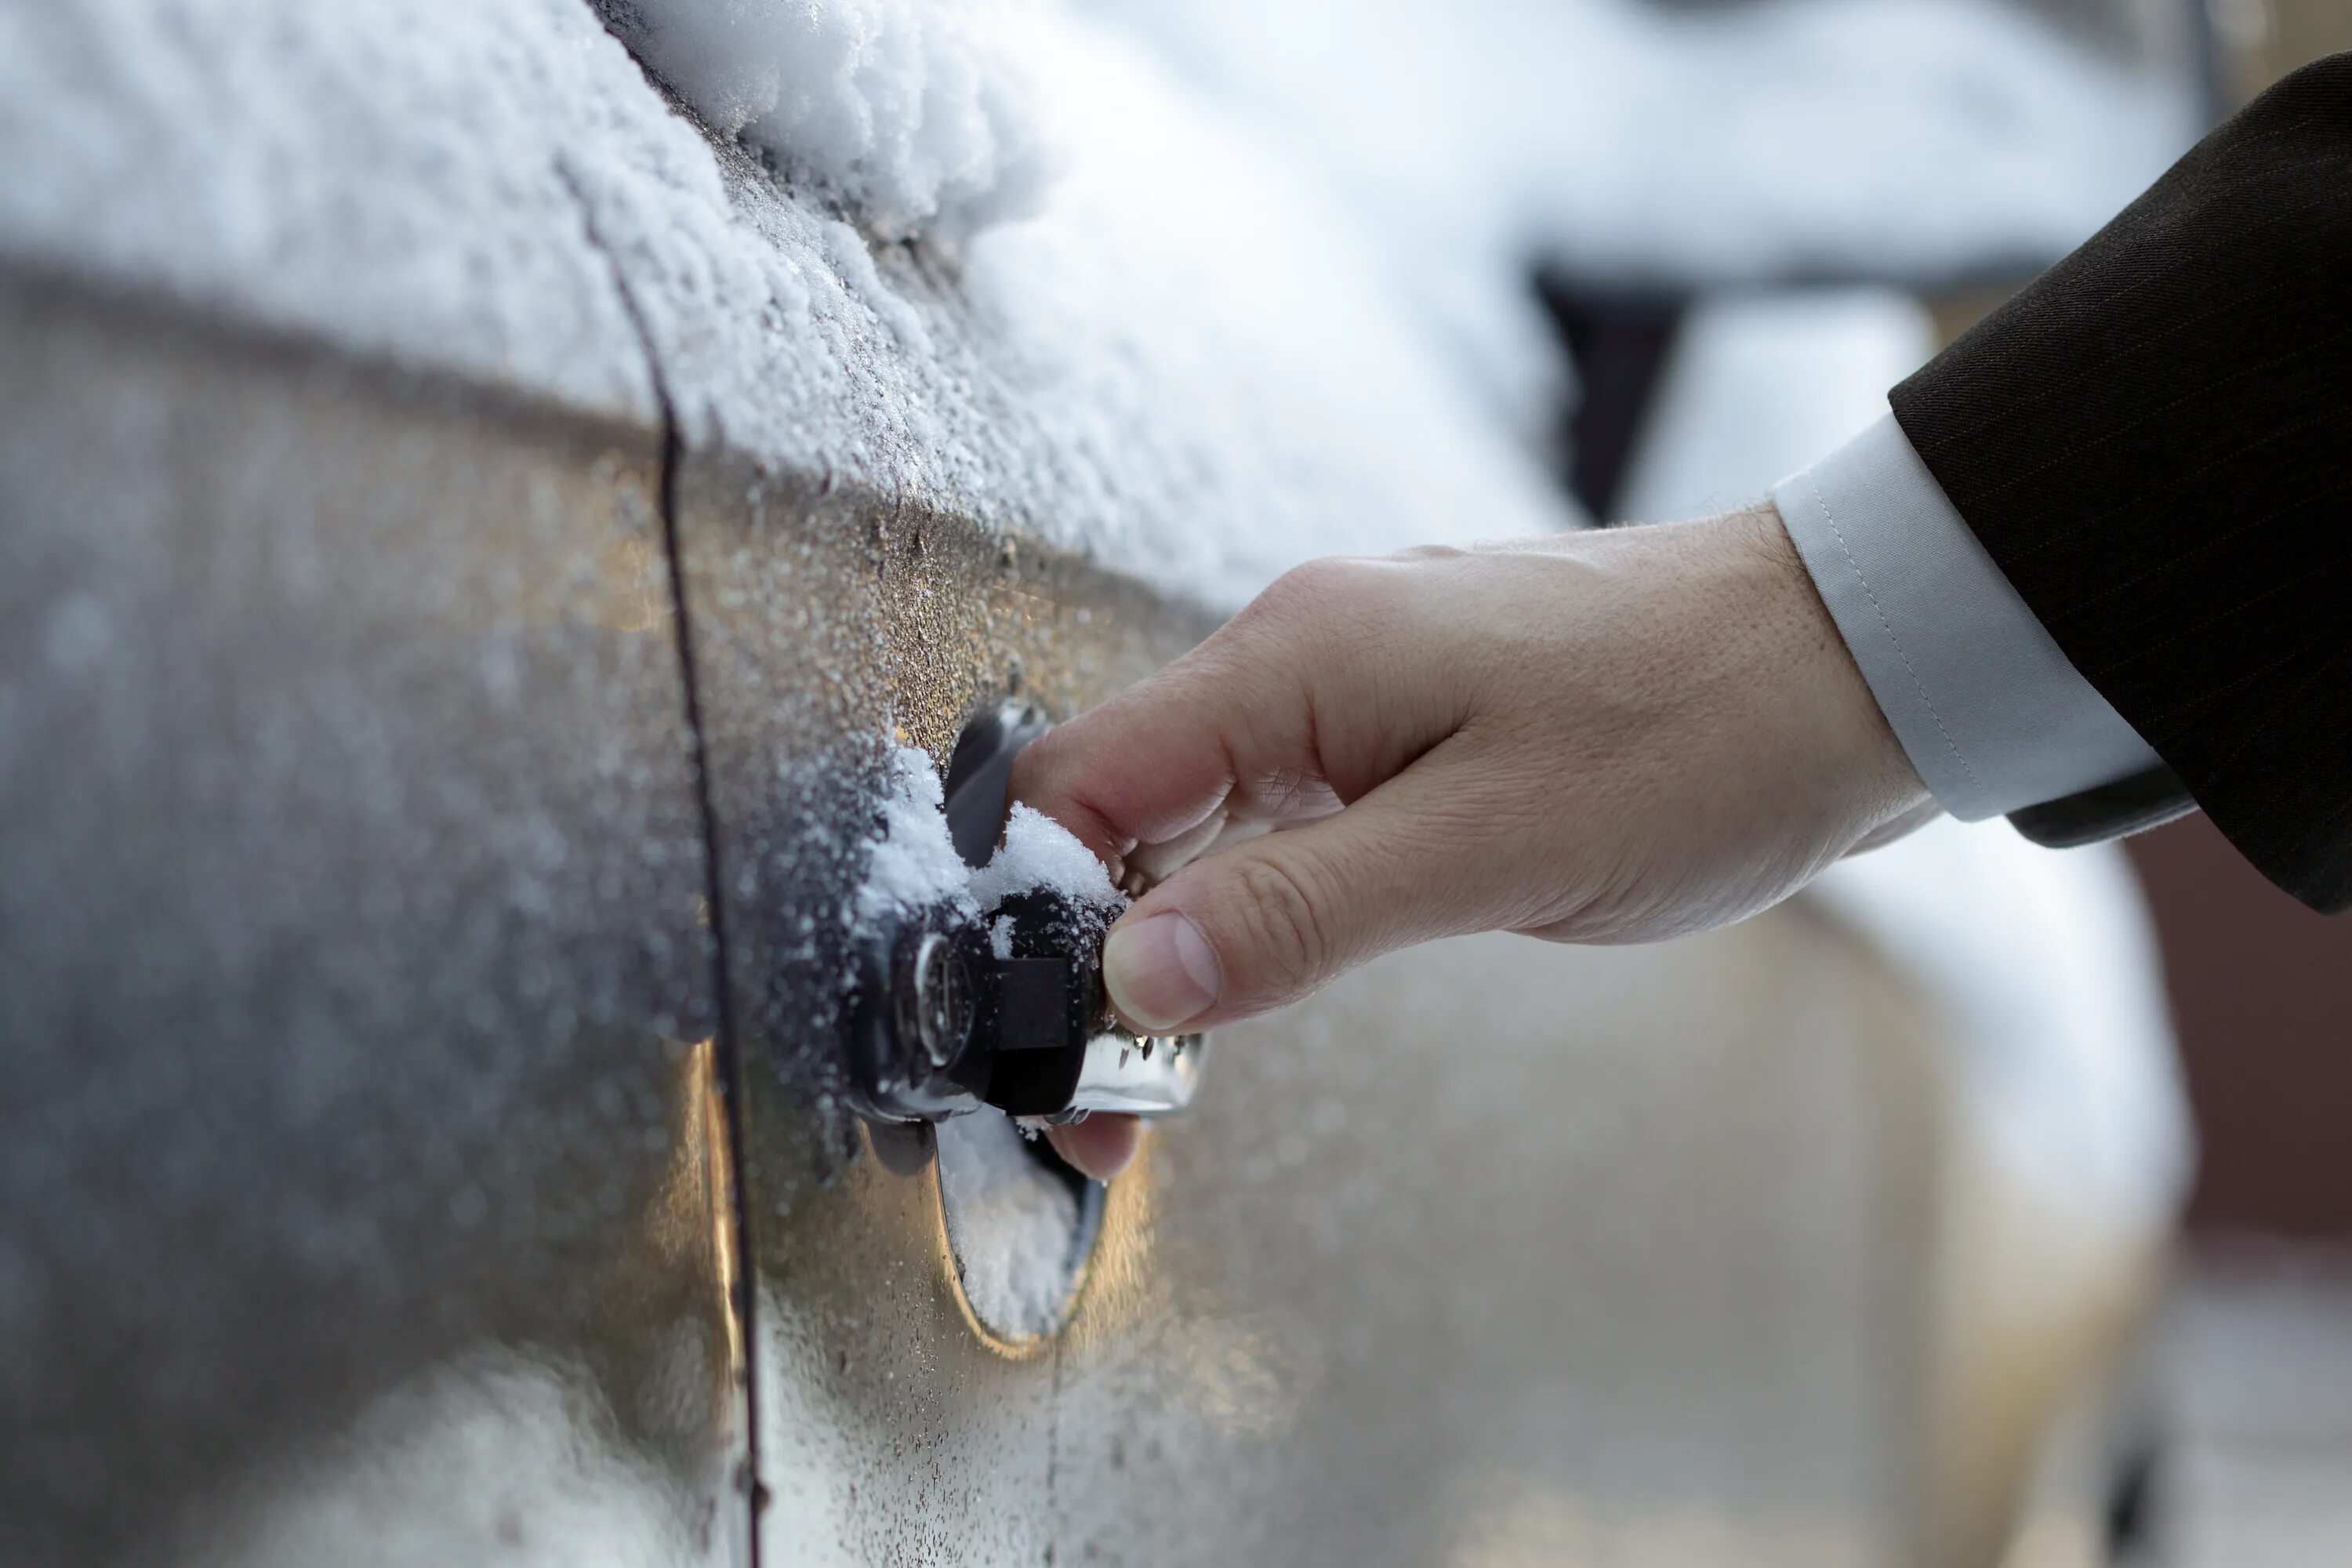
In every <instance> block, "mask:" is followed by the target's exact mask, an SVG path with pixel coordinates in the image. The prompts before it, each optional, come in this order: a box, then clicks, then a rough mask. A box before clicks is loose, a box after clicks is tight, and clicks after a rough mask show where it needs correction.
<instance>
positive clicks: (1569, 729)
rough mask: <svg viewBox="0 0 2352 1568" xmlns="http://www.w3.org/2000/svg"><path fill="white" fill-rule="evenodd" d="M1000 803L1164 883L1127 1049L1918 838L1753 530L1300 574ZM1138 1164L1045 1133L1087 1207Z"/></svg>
mask: <svg viewBox="0 0 2352 1568" xmlns="http://www.w3.org/2000/svg"><path fill="white" fill-rule="evenodd" d="M1013 795H1014V797H1015V798H1016V799H1019V800H1023V801H1026V802H1027V803H1029V804H1030V805H1034V806H1036V807H1037V808H1038V809H1040V810H1042V811H1044V812H1045V813H1046V814H1047V815H1048V816H1053V817H1055V819H1056V820H1058V821H1059V822H1060V823H1061V824H1062V825H1063V826H1066V827H1067V828H1068V829H1069V830H1070V831H1071V832H1073V833H1074V834H1076V836H1077V837H1079V838H1080V839H1081V840H1083V841H1084V842H1085V843H1086V844H1087V847H1090V848H1092V849H1093V850H1094V851H1095V853H1096V854H1097V855H1099V856H1100V857H1101V858H1103V860H1104V862H1105V863H1106V864H1107V865H1108V867H1109V868H1110V869H1111V874H1112V876H1113V877H1114V879H1127V880H1129V882H1130V883H1131V884H1133V883H1139V882H1141V881H1146V880H1150V879H1154V878H1157V877H1160V876H1162V875H1164V877H1165V879H1164V880H1159V881H1158V882H1157V885H1156V886H1152V887H1151V888H1150V890H1149V891H1146V892H1144V893H1143V895H1142V896H1141V897H1140V898H1139V899H1138V900H1137V901H1136V903H1135V905H1134V907H1133V908H1131V909H1129V910H1128V911H1127V913H1126V914H1125V915H1124V916H1123V917H1122V918H1121V919H1120V920H1119V921H1118V924H1117V925H1115V926H1114V927H1112V929H1111V931H1110V935H1109V939H1108V943H1107V944H1106V946H1105V948H1104V952H1103V978H1104V981H1105V984H1106V986H1107V988H1108V991H1109V994H1110V999H1111V1002H1112V1005H1114V1006H1115V1007H1116V1008H1117V1009H1118V1013H1119V1015H1120V1016H1121V1017H1123V1018H1124V1019H1125V1020H1126V1021H1127V1022H1128V1023H1129V1025H1131V1026H1134V1027H1135V1028H1137V1029H1139V1030H1142V1031H1148V1032H1154V1033H1168V1032H1172V1031H1177V1030H1197V1029H1204V1028H1207V1027H1210V1026H1214V1025H1218V1024H1225V1023H1232V1022H1234V1021H1236V1020H1238V1019H1243V1018H1247V1017H1251V1016H1255V1015H1256V1014H1260V1013H1264V1012H1267V1011H1269V1010H1271V1009H1273V1008H1276V1007H1280V1006H1283V1005H1286V1004H1288V1003H1291V1002H1295V1001H1297V1000H1298V999H1299V998H1300V997H1303V996H1305V995H1307V994H1309V993H1311V992H1313V991H1315V990H1316V989H1318V987H1320V986H1321V985H1323V984H1325V983H1326V982H1328V981H1329V980H1331V979H1332V978H1333V977H1335V976H1336V975H1338V974H1339V973H1343V972H1344V971H1346V970H1348V969H1349V968H1352V967H1354V966H1355V965H1356V964H1359V963H1363V962H1364V961H1365V960H1367V959H1369V958H1371V957H1374V956H1376V955H1377V954H1380V953H1382V952H1388V951H1389V950H1391V949H1392V948H1398V947H1403V946H1407V945H1409V944H1411V943H1414V942H1426V941H1429V940H1431V939H1433V938H1436V937H1443V936H1454V935H1461V934H1465V933H1467V932H1471V931H1495V930H1503V931H1522V932H1525V933H1527V934H1528V935H1531V936H1538V937H1544V938H1547V939H1549V940H1551V941H1556V942H1648V941H1654V940H1657V939H1660V938H1664V937H1671V936H1680V935H1684V934H1685V933H1688V932H1692V931H1706V930H1708V929H1710V928H1712V927H1716V926H1720V925H1725V924H1727V923H1729V922H1731V921H1737V920H1739V919H1741V918H1742V917H1744V916H1747V915H1749V914H1753V913H1755V912H1756V911H1758V910H1762V909H1765V908H1768V907H1769V906H1770V905H1772V904H1774V903H1777V902H1779V901H1780V900H1782V899H1784V898H1786V897H1788V896H1789V895H1790V893H1792V892H1794V891H1795V890H1796V889H1799V888H1801V887H1802V886H1804V884H1805V883H1807V882H1808V881H1811V879H1813V878H1814V877H1815V876H1817V875H1818V874H1819V873H1820V872H1821V871H1822V869H1823V868H1826V867H1827V866H1829V865H1830V864H1832V862H1834V861H1835V860H1837V859H1838V858H1840V857H1842V856H1844V855H1846V854H1849V853H1851V852H1853V850H1855V849H1857V848H1863V847H1868V846H1870V845H1872V844H1874V843H1879V842H1883V841H1884V840H1885V839H1887V838H1890V837H1895V836H1896V835H1898V834H1900V833H1902V832H1905V831H1907V830H1908V829H1909V828H1910V827H1912V826H1916V825H1917V824H1918V823H1920V822H1922V821H1925V820H1926V819H1927V817H1928V816H1932V815H1933V814H1934V810H1935V806H1934V802H1933V800H1932V799H1931V797H1930V796H1929V795H1927V791H1926V790H1925V788H1923V787H1922V785H1921V784H1920V783H1919V779H1918V776H1917V774H1916V773H1915V772H1914V771H1913V770H1912V767H1911V764H1910V763H1909V762H1908V760H1907V759H1906V757H1905V756H1904V754H1903V751H1902V748H1901V746H1900V745H1898V744H1897V743H1896V742H1895V737H1894V734H1893V733H1892V731H1889V730H1888V728H1887V726H1886V722H1885V719H1884V718H1883V717H1881V715H1880V713H1879V710H1878V707H1877V704H1876V702H1875V701H1874V700H1873V698H1872V697H1871V694H1870V689H1869V688H1868V687H1867V686H1866V685H1864V681H1863V679H1862V675H1861V673H1860V671H1859V670H1857V669H1856V668H1855V667H1854V664H1853V658H1851V656H1849V655H1848V653H1847V652H1846V649H1845V645H1844V643H1843V641H1842V640H1841V639H1840V637H1839V636H1838V633H1837V628H1836V626H1835V625H1834V624H1833V623H1832V621H1831V619H1830V616H1829V614H1828V612H1827V611H1826V610H1825V609H1824V608H1823V607H1822V603H1821V600H1820V598H1819V596H1818V595H1816V594H1815V593H1814V590H1813V586H1812V582H1811V578H1809V577H1808V576H1807V575H1806V574H1805V569H1804V566H1803V564H1802V563H1801V561H1800V560H1799V559H1798V556H1797V552H1796V549H1795V547H1794V546H1793V545H1792V544H1791V543H1790V541H1789V537H1788V534H1787V533H1786V531H1784V530H1783V529H1782V528H1781V525H1780V518H1779V515H1778V514H1777V513H1776V512H1774V511H1773V510H1772V509H1771V508H1770V507H1769V506H1759V507H1756V508H1752V509H1749V510H1745V511H1739V512H1733V513H1728V514H1726V515H1724V516H1721V517H1715V518H1708V519H1705V520H1702V521H1695V522H1684V523H1668V524H1663V525H1659V526H1654V527H1644V528H1630V529H1620V530H1614V531H1607V532H1591V533H1570V534H1560V535H1556V536H1553V537H1550V538H1546V539H1540V540H1532V541H1528V542H1523V543H1515V544H1507V545H1498V546H1492V547H1483V548H1480V549H1477V550H1473V551H1467V552H1465V551H1456V550H1444V549H1440V550H1423V551H1409V552H1405V553H1404V554H1402V555H1398V556H1392V557H1389V558H1386V559H1356V558H1343V559H1333V560H1325V561H1317V562H1311V563H1307V565H1305V566H1302V567H1299V568H1298V569H1297V570H1296V571H1294V572H1291V573H1289V574H1286V576H1284V577H1283V578H1282V579H1281V580H1280V581H1278V582H1276V584H1274V585H1273V586H1272V587H1271V588H1268V589H1267V590H1266V591H1265V593H1264V594H1263V595H1259V597H1258V598H1257V599H1256V600H1255V602H1254V603H1253V604H1251V605H1249V607H1248V608H1246V609H1244V611H1243V612H1242V613H1241V614H1240V615H1238V616H1234V619H1233V620H1232V621H1231V622H1229V623H1228V624H1227V625H1226V626H1223V628H1222V629H1220V630H1219V631H1218V632H1217V633H1216V634H1215V635H1214V636H1213V637H1210V638H1209V639H1208V640H1207V641H1206V642H1204V643H1202V645H1201V646H1200V647H1197V648H1195V649H1194V650H1193V651H1192V652H1191V653H1189V654H1187V655H1185V656H1184V657H1183V658H1180V659H1178V660H1176V661H1175V662H1174V663H1173V664H1171V665H1170V666H1169V667H1168V668H1165V669H1163V670H1161V671H1160V673H1159V674H1157V675H1155V676H1153V677H1151V678H1150V679H1148V680H1145V681H1143V682H1142V683H1141V684H1139V685H1138V686H1136V687H1135V688H1134V689H1131V690H1129V691H1128V692H1126V693H1125V694H1123V695H1121V696H1119V697H1118V698H1116V699H1114V700H1111V701H1109V702H1108V703H1105V704H1104V705H1103V706H1102V707H1100V708H1097V709H1096V710H1093V711H1092V712H1090V713H1087V714H1085V715H1083V716H1082V717H1080V718H1078V719H1076V720H1074V721H1071V722H1070V723H1067V724H1065V725H1063V726H1061V727H1060V728H1058V729H1055V730H1054V731H1050V732H1049V733H1047V734H1046V735H1045V737H1044V738H1042V739H1041V740H1039V741H1038V742H1036V743H1035V744H1034V745H1032V746H1030V747H1029V748H1028V749H1027V750H1026V751H1024V752H1023V753H1022V754H1021V757H1020V759H1019V761H1018V763H1016V764H1015V766H1014V770H1013ZM1268 828H1271V829H1276V830H1277V831H1271V832H1267V831H1264V830H1265V829H1268ZM1253 834H1254V835H1255V836H1252V835H1253ZM1218 845H1222V847H1213V846H1218ZM1203 849H1210V850H1211V852H1209V853H1206V854H1201V856H1200V858H1191V859H1189V863H1187V861H1188V858H1190V857H1191V856H1192V855H1195V854H1199V853H1200V852H1201V851H1202V850H1203ZM1136 1142H1137V1132H1136V1129H1135V1127H1134V1125H1133V1122H1132V1121H1131V1119H1129V1118H1124V1117H1104V1116H1096V1117H1093V1118H1090V1119H1088V1120H1087V1121H1085V1122H1083V1123H1080V1124H1077V1125H1076V1126H1074V1127H1069V1128H1058V1129H1055V1146H1056V1147H1057V1148H1059V1149H1061V1151H1062V1152H1063V1154H1064V1156H1065V1158H1067V1159H1069V1160H1070V1161H1071V1162H1072V1163H1075V1164H1077V1165H1078V1166H1079V1167H1080V1168H1081V1169H1084V1170H1087V1171H1088V1172H1090V1173H1094V1174H1097V1175H1108V1174H1110V1173H1115V1172H1116V1171H1117V1170H1118V1168H1120V1167H1123V1166H1124V1165H1125V1164H1126V1163H1127V1162H1128V1161H1129V1159H1131V1158H1132V1157H1133V1154H1134V1151H1135V1147H1136Z"/></svg>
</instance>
